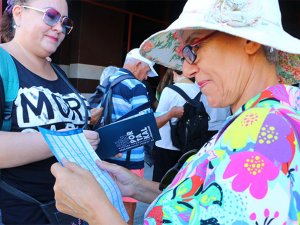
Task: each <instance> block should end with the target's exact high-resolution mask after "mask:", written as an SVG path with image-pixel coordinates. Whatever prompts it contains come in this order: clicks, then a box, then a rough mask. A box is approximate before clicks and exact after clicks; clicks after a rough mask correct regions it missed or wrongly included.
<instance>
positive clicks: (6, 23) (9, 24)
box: [0, 0, 28, 42]
mask: <svg viewBox="0 0 300 225" xmlns="http://www.w3.org/2000/svg"><path fill="white" fill-rule="evenodd" d="M26 2H28V0H12V1H10V3H11V5H10V7H11V9H12V8H13V7H14V6H15V5H18V4H20V5H22V4H24V3H26ZM13 26H14V18H13V15H12V12H11V11H7V10H5V11H4V13H3V15H2V18H1V24H0V35H1V41H2V42H9V41H11V40H12V39H13V38H14V36H15V30H14V28H13Z"/></svg>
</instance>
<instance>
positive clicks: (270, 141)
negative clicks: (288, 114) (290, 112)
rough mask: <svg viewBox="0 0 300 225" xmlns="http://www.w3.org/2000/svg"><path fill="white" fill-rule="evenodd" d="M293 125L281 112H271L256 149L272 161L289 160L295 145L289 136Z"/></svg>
mask: <svg viewBox="0 0 300 225" xmlns="http://www.w3.org/2000/svg"><path fill="white" fill-rule="evenodd" d="M290 132H291V127H290V126H289V125H288V124H287V122H286V121H285V120H284V119H283V117H282V115H280V114H269V115H268V116H267V117H266V119H265V121H264V123H263V125H262V127H261V129H260V132H259V135H258V138H257V142H256V146H255V150H256V151H257V152H259V153H260V154H263V155H264V156H266V157H267V158H268V159H269V160H271V161H273V162H274V161H277V162H281V163H285V162H289V161H290V160H291V157H292V146H293V145H294V143H293V141H291V140H290V139H289V138H288V136H289V134H290Z"/></svg>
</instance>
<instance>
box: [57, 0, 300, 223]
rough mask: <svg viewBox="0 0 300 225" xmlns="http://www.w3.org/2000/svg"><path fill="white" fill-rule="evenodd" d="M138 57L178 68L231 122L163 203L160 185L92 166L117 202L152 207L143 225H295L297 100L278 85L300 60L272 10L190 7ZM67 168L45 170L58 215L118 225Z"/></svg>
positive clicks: (220, 0)
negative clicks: (114, 186) (107, 179)
mask: <svg viewBox="0 0 300 225" xmlns="http://www.w3.org/2000/svg"><path fill="white" fill-rule="evenodd" d="M166 42H168V45H165V46H169V48H168V47H165V48H163V47H162V46H161V43H166ZM141 52H142V54H143V55H145V56H146V57H147V58H149V59H151V60H153V61H155V62H156V63H160V64H162V65H165V66H168V67H171V68H173V69H180V68H181V66H183V67H182V69H183V72H184V74H185V75H186V76H189V77H193V76H195V77H196V81H197V83H198V85H199V86H200V88H201V90H202V92H203V93H204V94H205V95H206V96H207V99H208V102H209V104H210V105H211V106H213V107H224V106H228V105H229V106H230V107H231V110H232V113H233V115H232V116H230V117H229V118H228V119H227V120H226V121H225V124H224V126H223V128H222V129H221V130H220V131H219V132H218V134H216V136H215V137H214V138H213V139H212V140H211V141H210V142H209V143H208V144H207V145H206V146H204V147H203V148H202V149H201V150H200V151H199V152H198V153H197V154H196V155H194V156H193V157H190V158H189V159H188V160H187V161H186V163H185V164H184V165H183V167H182V168H181V170H180V171H179V173H178V174H177V176H176V177H175V178H174V180H173V182H172V183H171V184H170V185H169V186H168V187H167V188H166V189H165V190H163V192H162V193H159V191H158V184H157V183H153V182H150V181H145V180H142V179H140V178H137V177H134V176H130V175H129V173H128V172H127V171H125V170H121V168H120V167H117V166H115V165H112V164H108V163H104V162H102V163H99V166H100V168H102V169H105V170H108V171H109V172H110V173H111V174H113V176H114V177H115V178H116V181H117V183H118V185H119V187H120V189H121V192H122V194H123V195H129V196H134V197H135V198H137V199H140V200H143V201H146V202H150V201H153V203H152V204H151V205H150V206H149V208H148V210H147V212H146V213H145V220H144V224H215V225H217V224H235V225H244V224H245V225H246V224H274V225H275V224H298V218H297V214H298V216H299V211H300V170H299V166H300V152H299V135H300V130H299V129H300V128H299V127H300V115H299V107H300V105H299V104H298V99H299V96H300V91H299V89H298V88H294V87H292V86H288V85H283V84H280V82H281V81H285V82H286V83H295V82H296V80H295V79H294V78H295V77H296V76H297V75H298V76H299V72H300V70H299V66H300V64H299V56H297V55H292V54H291V53H293V54H300V41H299V40H297V39H295V38H293V37H291V36H290V35H288V34H287V33H286V32H284V31H283V29H282V26H281V21H280V11H279V6H278V0H268V1H261V0H239V1H235V0H201V1H200V0H189V1H188V2H187V4H186V6H185V8H184V10H183V12H182V14H181V15H180V17H179V18H178V19H177V20H176V21H175V22H174V23H173V24H172V25H171V26H170V27H169V28H167V29H166V30H165V31H161V32H158V33H156V34H154V35H153V36H151V37H150V38H149V39H148V40H146V41H145V42H144V43H143V44H142V46H141ZM181 58H182V59H184V60H183V63H182V61H181ZM297 60H298V61H297ZM276 69H277V71H276ZM278 73H279V75H281V76H282V79H279V76H278ZM66 167H67V168H62V167H61V166H59V165H58V164H56V165H54V166H53V167H52V172H53V174H54V175H55V176H56V179H57V181H56V185H55V188H54V189H55V192H56V199H57V206H58V208H59V209H60V210H62V211H63V212H66V213H70V214H72V215H76V216H79V217H82V218H84V219H86V220H87V221H89V223H90V224H125V222H124V221H122V220H121V217H120V216H119V215H117V213H116V211H115V210H113V209H112V207H111V205H109V204H108V200H107V198H106V197H105V194H104V193H103V191H102V190H101V189H100V188H99V186H97V184H96V182H95V181H94V178H92V177H91V175H88V172H86V171H84V170H82V169H81V168H79V167H77V166H76V165H74V164H71V163H67V164H66ZM76 186H77V187H80V188H76V190H74V189H73V187H76ZM79 189H80V190H79ZM86 189H89V192H88V193H86V192H84V191H82V190H86ZM76 191H78V192H76ZM157 195H158V196H157ZM112 215H113V216H112Z"/></svg>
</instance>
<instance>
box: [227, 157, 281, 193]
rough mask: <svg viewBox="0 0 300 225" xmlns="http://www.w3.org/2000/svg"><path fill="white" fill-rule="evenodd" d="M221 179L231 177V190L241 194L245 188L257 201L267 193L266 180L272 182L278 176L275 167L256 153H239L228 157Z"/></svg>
mask: <svg viewBox="0 0 300 225" xmlns="http://www.w3.org/2000/svg"><path fill="white" fill-rule="evenodd" d="M230 160H231V161H230V163H229V164H228V166H227V168H226V170H225V172H224V174H223V178H224V179H227V178H230V177H233V176H235V177H234V178H233V181H232V189H233V190H234V191H236V192H243V191H245V190H246V189H247V188H249V189H250V194H251V195H252V196H253V197H254V198H257V199H261V198H263V197H264V196H265V195H266V194H267V191H268V180H274V179H275V178H276V177H277V176H278V174H279V168H278V167H276V166H275V165H274V164H273V163H272V162H271V161H270V160H269V159H268V158H266V157H265V156H263V155H261V154H260V153H257V152H241V153H236V154H233V155H231V156H230Z"/></svg>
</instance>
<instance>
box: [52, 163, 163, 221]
mask: <svg viewBox="0 0 300 225" xmlns="http://www.w3.org/2000/svg"><path fill="white" fill-rule="evenodd" d="M97 163H98V165H99V167H100V168H102V169H105V170H107V171H108V172H109V173H110V174H111V175H112V177H114V178H115V181H116V183H117V185H118V186H119V188H120V191H121V193H122V195H123V196H130V197H134V198H136V199H138V200H140V201H145V202H148V203H150V202H151V201H152V200H154V199H155V197H156V196H157V195H158V194H159V193H160V191H159V189H158V183H155V182H152V181H145V180H143V179H142V178H140V177H138V176H137V175H135V174H133V173H131V172H130V171H129V170H127V169H125V168H124V167H120V166H118V165H114V164H110V163H106V162H97ZM64 165H65V167H62V166H61V165H60V164H58V163H55V164H53V166H52V167H51V172H52V174H53V175H54V176H55V178H56V182H55V185H54V191H55V199H56V206H57V208H58V210H60V211H61V212H64V213H67V214H70V215H73V216H75V217H78V218H81V219H83V220H85V221H87V222H88V223H89V224H90V225H94V224H95V225H106V224H107V225H110V224H114V225H125V224H126V223H125V221H124V220H123V219H122V217H121V216H120V214H119V213H117V211H116V209H115V208H114V207H113V206H112V205H111V203H110V201H109V200H108V198H107V197H106V194H105V193H104V192H103V190H102V188H101V187H100V185H99V184H98V183H97V181H96V179H95V178H94V177H93V175H92V174H91V173H90V172H88V171H87V170H85V169H83V168H81V167H79V166H78V165H76V164H75V163H71V162H67V163H64Z"/></svg>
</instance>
